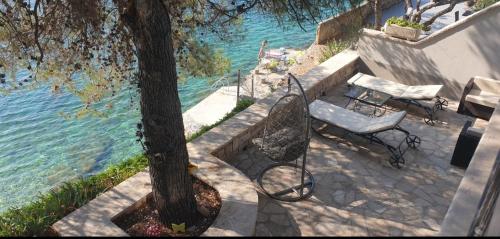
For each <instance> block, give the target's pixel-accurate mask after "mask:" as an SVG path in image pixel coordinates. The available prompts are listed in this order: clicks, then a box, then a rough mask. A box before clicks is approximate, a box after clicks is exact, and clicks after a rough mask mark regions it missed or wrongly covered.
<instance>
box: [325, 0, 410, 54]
mask: <svg viewBox="0 0 500 239" xmlns="http://www.w3.org/2000/svg"><path fill="white" fill-rule="evenodd" d="M400 2H401V0H384V1H382V9H387V8H389V7H391V6H394V5H396V4H398V3H400ZM372 13H373V10H372V7H371V5H370V4H369V3H368V1H365V2H364V3H362V4H361V5H360V6H359V7H357V8H355V9H353V10H350V11H348V12H345V13H341V14H339V15H337V16H334V17H331V18H329V19H327V20H324V21H322V22H321V23H319V24H318V28H317V30H316V43H317V44H325V43H327V42H328V41H331V40H333V39H337V38H338V37H340V36H341V35H342V34H344V33H345V32H346V31H347V29H348V28H349V27H350V26H352V24H353V22H357V21H359V19H360V17H361V18H362V19H363V20H364V21H366V20H367V18H368V16H370V14H372Z"/></svg>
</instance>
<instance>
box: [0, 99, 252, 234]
mask: <svg viewBox="0 0 500 239" xmlns="http://www.w3.org/2000/svg"><path fill="white" fill-rule="evenodd" d="M252 104H253V101H252V100H241V101H240V102H239V103H238V104H237V105H236V107H235V108H234V109H233V110H232V111H231V112H230V113H228V114H226V116H224V118H222V119H221V120H219V121H218V122H217V123H215V124H213V125H210V126H204V127H202V128H201V129H200V130H199V131H198V132H197V133H195V134H193V135H191V136H190V137H189V138H188V139H187V141H188V142H189V141H192V140H194V139H195V138H197V137H199V136H201V135H202V134H203V133H205V132H207V131H209V130H210V129H212V128H214V127H216V126H217V125H219V124H221V123H222V122H224V121H225V120H227V119H229V118H231V117H233V116H234V115H235V114H237V113H238V112H240V111H242V110H244V109H246V108H248V107H249V106H250V105H252ZM147 166H148V159H147V157H146V156H145V155H137V156H135V157H132V158H130V159H128V160H126V161H124V162H121V163H119V164H117V165H113V166H110V167H109V168H108V169H106V170H105V171H104V172H101V173H99V174H97V175H94V176H90V177H88V178H81V179H78V180H74V181H71V182H66V183H64V184H62V185H61V186H59V187H58V188H55V189H53V190H51V191H50V192H49V193H47V194H44V195H40V196H39V197H38V199H37V200H35V201H34V202H32V203H30V204H28V205H26V206H22V207H19V208H11V209H9V210H7V211H6V212H4V213H2V214H1V215H0V236H2V237H5V236H43V235H44V233H45V232H46V231H47V229H48V228H49V227H50V226H51V225H52V224H54V223H55V222H57V221H58V220H60V219H61V218H63V217H64V216H66V215H68V214H69V213H71V212H72V211H74V210H75V209H77V208H79V207H81V206H83V205H85V204H86V203H88V202H90V201H91V200H92V199H94V198H95V197H97V196H98V195H99V194H101V193H103V192H105V191H107V190H108V189H110V188H112V187H113V186H116V185H118V184H119V183H121V182H123V181H124V180H125V179H127V178H129V177H131V176H133V175H135V174H136V173H138V172H140V171H142V170H144V169H145V168H146V167H147Z"/></svg>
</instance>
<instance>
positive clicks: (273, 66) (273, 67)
mask: <svg viewBox="0 0 500 239" xmlns="http://www.w3.org/2000/svg"><path fill="white" fill-rule="evenodd" d="M278 65H279V62H278V61H277V60H274V59H273V60H271V61H270V62H269V63H267V64H266V66H265V68H266V69H269V70H271V71H275V70H276V69H277V68H278Z"/></svg>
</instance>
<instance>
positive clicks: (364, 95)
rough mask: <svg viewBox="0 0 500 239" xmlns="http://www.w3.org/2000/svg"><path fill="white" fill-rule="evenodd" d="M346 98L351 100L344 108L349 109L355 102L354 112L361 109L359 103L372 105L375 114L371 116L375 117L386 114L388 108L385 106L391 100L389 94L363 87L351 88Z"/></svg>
mask: <svg viewBox="0 0 500 239" xmlns="http://www.w3.org/2000/svg"><path fill="white" fill-rule="evenodd" d="M344 96H346V97H347V98H349V102H347V104H346V105H345V106H344V108H347V106H349V104H351V102H354V108H353V110H354V111H356V110H357V109H359V108H360V104H359V103H363V104H367V105H371V106H373V114H370V116H374V117H378V116H381V115H383V114H384V113H385V111H386V108H385V107H384V104H385V103H386V102H387V101H388V100H389V99H390V98H391V96H390V95H388V94H385V93H383V92H379V91H375V90H371V89H367V88H364V87H361V86H350V89H349V91H348V92H347V93H345V94H344Z"/></svg>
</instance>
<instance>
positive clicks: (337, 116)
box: [309, 100, 420, 168]
mask: <svg viewBox="0 0 500 239" xmlns="http://www.w3.org/2000/svg"><path fill="white" fill-rule="evenodd" d="M309 112H310V114H311V117H312V118H313V119H315V120H319V121H321V122H324V123H326V124H328V125H332V126H335V127H338V128H341V129H344V130H346V131H348V132H350V133H353V134H355V135H358V136H361V137H364V138H367V139H369V140H370V141H371V142H375V143H378V144H381V145H383V146H385V148H386V149H387V150H388V151H389V153H390V154H391V158H390V160H389V162H390V163H391V165H393V166H395V167H397V168H401V166H400V164H404V158H403V155H404V153H405V152H406V149H407V148H408V147H407V148H406V149H404V150H402V149H401V146H402V143H403V142H406V144H407V145H408V146H409V147H412V148H415V147H417V146H418V144H420V138H419V137H418V136H415V135H411V134H410V133H409V132H408V131H406V130H404V129H402V128H401V127H400V126H399V123H400V122H401V121H402V120H403V119H404V117H405V116H406V111H400V112H395V113H391V114H388V115H384V116H382V117H376V118H372V117H368V116H366V115H363V114H360V113H357V112H354V111H350V110H347V109H345V108H342V107H339V106H336V105H333V104H330V103H327V102H324V101H321V100H315V101H314V102H312V103H311V104H309ZM313 129H314V128H313ZM314 130H315V129H314ZM388 130H398V131H401V132H403V133H405V134H406V138H405V140H403V141H401V142H400V143H399V145H398V146H397V147H394V146H392V145H389V144H386V143H385V142H384V141H382V139H380V138H378V137H377V136H376V134H377V133H380V132H383V131H388ZM315 131H316V132H318V131H317V130H315ZM318 133H319V132H318ZM319 134H320V135H322V134H321V133H319Z"/></svg>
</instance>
